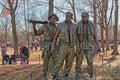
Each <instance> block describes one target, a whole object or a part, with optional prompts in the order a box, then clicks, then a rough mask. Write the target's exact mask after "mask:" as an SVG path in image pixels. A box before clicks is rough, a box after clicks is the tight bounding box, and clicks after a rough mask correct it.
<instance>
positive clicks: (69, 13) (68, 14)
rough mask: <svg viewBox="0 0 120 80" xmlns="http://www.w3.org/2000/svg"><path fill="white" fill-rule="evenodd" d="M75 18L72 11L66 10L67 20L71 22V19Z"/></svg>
mask: <svg viewBox="0 0 120 80" xmlns="http://www.w3.org/2000/svg"><path fill="white" fill-rule="evenodd" d="M72 18H73V14H72V13H71V12H66V20H65V21H66V22H71V19H72Z"/></svg>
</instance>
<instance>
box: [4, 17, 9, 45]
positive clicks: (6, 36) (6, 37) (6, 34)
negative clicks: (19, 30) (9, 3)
mask: <svg viewBox="0 0 120 80" xmlns="http://www.w3.org/2000/svg"><path fill="white" fill-rule="evenodd" d="M7 32H8V31H7V18H6V23H5V44H6V45H7V40H8V33H7Z"/></svg>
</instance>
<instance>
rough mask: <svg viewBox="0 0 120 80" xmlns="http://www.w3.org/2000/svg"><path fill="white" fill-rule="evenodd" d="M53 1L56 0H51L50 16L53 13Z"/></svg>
mask: <svg viewBox="0 0 120 80" xmlns="http://www.w3.org/2000/svg"><path fill="white" fill-rule="evenodd" d="M53 3H54V0H49V13H48V16H50V15H51V14H53V12H54V11H53V10H54V8H53Z"/></svg>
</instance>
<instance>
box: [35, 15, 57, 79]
mask: <svg viewBox="0 0 120 80" xmlns="http://www.w3.org/2000/svg"><path fill="white" fill-rule="evenodd" d="M48 20H49V22H45V23H46V24H44V25H43V26H42V27H41V28H40V29H39V30H37V29H36V28H35V25H36V22H34V21H33V30H34V33H35V35H41V34H43V36H44V40H43V41H44V42H43V46H44V49H43V52H42V58H43V61H44V62H43V80H46V75H47V71H48V65H49V61H50V58H51V57H52V58H53V61H54V62H55V58H56V54H55V53H52V52H51V43H52V42H53V39H54V36H55V33H56V30H57V28H58V27H57V23H56V22H57V21H58V20H59V18H58V16H57V15H56V14H52V15H50V16H49V17H48Z"/></svg>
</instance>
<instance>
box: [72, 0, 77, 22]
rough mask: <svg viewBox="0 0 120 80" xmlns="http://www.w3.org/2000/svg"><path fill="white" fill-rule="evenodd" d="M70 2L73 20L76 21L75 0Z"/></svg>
mask: <svg viewBox="0 0 120 80" xmlns="http://www.w3.org/2000/svg"><path fill="white" fill-rule="evenodd" d="M72 3H73V6H72V10H73V16H74V22H76V21H77V19H76V12H75V2H74V0H72Z"/></svg>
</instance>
